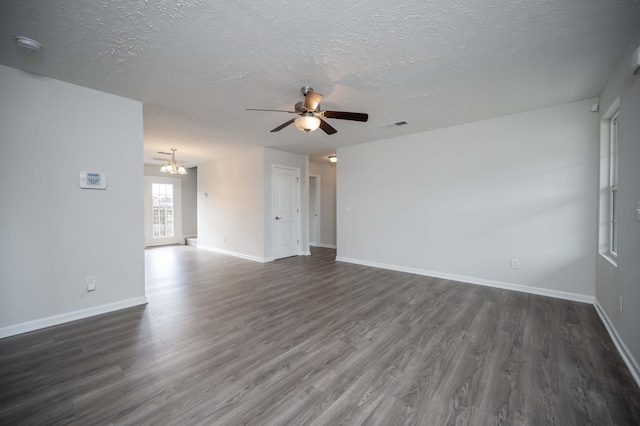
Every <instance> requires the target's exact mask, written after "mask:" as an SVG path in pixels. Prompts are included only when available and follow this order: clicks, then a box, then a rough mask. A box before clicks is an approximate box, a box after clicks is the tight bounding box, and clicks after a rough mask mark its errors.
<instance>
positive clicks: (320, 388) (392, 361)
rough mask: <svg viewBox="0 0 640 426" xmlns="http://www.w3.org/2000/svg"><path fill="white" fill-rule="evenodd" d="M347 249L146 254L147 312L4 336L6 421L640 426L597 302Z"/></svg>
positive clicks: (1, 368) (632, 387) (638, 404)
mask: <svg viewBox="0 0 640 426" xmlns="http://www.w3.org/2000/svg"><path fill="white" fill-rule="evenodd" d="M334 257H335V251H334V250H328V249H314V250H313V255H312V256H301V257H294V258H289V259H283V260H279V261H276V262H272V263H268V264H260V263H255V262H251V261H246V260H242V259H237V258H233V257H228V256H224V255H219V254H215V253H211V252H207V251H202V250H198V249H196V248H193V247H189V246H172V247H163V248H155V249H151V250H148V251H147V252H146V262H147V268H146V271H147V296H148V299H149V304H148V305H147V306H146V307H140V308H133V309H128V310H124V311H119V312H115V313H111V314H107V315H103V316H99V317H94V318H90V319H86V320H82V321H76V322H73V323H69V324H65V325H61V326H57V327H51V328H48V329H45V330H40V331H36V332H32V333H28V334H23V335H20V336H14V337H10V338H6V339H3V340H0V424H1V425H23V424H24V425H48V424H73V425H93V424H115V425H192V424H198V425H200V424H202V425H213V424H215V425H218V424H220V425H240V424H251V425H264V424H277V425H282V424H293V425H339V424H353V425H359V424H379V425H400V424H402V425H405V424H423V425H441V424H469V425H493V424H525V425H553V424H555V425H589V424H591V425H638V424H640V390H639V389H638V387H637V386H636V384H635V382H634V381H633V379H632V377H631V375H630V373H629V371H628V370H627V368H626V366H625V365H624V363H623V361H622V359H621V358H620V356H619V354H618V353H617V351H616V349H615V347H614V345H613V343H612V342H611V340H610V338H609V336H608V335H607V332H606V330H605V328H604V326H603V325H602V323H601V321H600V319H599V318H598V316H597V314H596V312H595V310H594V308H593V306H591V305H587V304H581V303H574V302H568V301H563V300H557V299H552V298H548V297H542V296H534V295H528V294H524V293H518V292H512V291H506V290H500V289H494V288H488V287H482V286H477V285H469V284H462V283H458V282H452V281H446V280H442V279H434V278H428V277H422V276H416V275H411V274H406V273H400V272H392V271H385V270H381V269H374V268H368V267H363V266H357V265H351V264H345V263H339V262H338V263H336V262H334V261H333V259H334Z"/></svg>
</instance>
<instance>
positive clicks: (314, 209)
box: [309, 175, 321, 247]
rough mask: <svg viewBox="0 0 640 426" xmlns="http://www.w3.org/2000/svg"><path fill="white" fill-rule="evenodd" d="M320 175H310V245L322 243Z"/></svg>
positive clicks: (315, 245) (316, 245)
mask: <svg viewBox="0 0 640 426" xmlns="http://www.w3.org/2000/svg"><path fill="white" fill-rule="evenodd" d="M320 200H321V198H320V176H319V175H309V245H311V246H314V247H318V246H319V245H320V240H321V238H320V235H321V233H320V232H321V230H320V224H321V220H320V212H321V208H320Z"/></svg>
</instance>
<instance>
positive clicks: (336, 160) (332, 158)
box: [329, 155, 338, 163]
mask: <svg viewBox="0 0 640 426" xmlns="http://www.w3.org/2000/svg"><path fill="white" fill-rule="evenodd" d="M329 161H331V162H332V163H337V162H338V157H336V156H335V155H330V156H329Z"/></svg>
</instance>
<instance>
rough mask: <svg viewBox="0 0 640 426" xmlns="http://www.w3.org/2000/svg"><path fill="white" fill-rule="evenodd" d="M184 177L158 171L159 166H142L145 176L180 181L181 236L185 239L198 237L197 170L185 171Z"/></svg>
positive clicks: (195, 168)
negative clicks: (170, 178)
mask: <svg viewBox="0 0 640 426" xmlns="http://www.w3.org/2000/svg"><path fill="white" fill-rule="evenodd" d="M187 172H188V173H187V174H186V175H179V174H176V175H170V174H168V173H163V172H161V171H160V166H158V165H155V164H145V165H144V175H145V176H159V177H169V176H170V177H172V178H177V179H180V188H181V191H182V234H183V235H184V236H185V237H190V236H196V235H198V201H197V180H198V168H197V167H192V168H190V169H187Z"/></svg>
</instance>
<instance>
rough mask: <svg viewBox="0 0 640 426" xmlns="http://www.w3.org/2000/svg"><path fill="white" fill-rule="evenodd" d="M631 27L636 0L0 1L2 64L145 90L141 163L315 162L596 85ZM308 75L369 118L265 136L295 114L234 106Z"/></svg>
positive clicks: (121, 90)
mask: <svg viewBox="0 0 640 426" xmlns="http://www.w3.org/2000/svg"><path fill="white" fill-rule="evenodd" d="M638 28H640V2H639V1H638V0H555V1H551V0H512V1H506V0H461V1H448V0H406V1H395V2H390V1H388V0H366V1H365V0H359V1H351V2H343V1H337V0H315V1H313V2H308V1H300V0H295V1H294V0H272V1H270V2H265V1H257V0H240V1H224V0H223V1H203V0H174V1H169V0H163V1H146V0H144V1H142V0H138V1H136V0H109V1H106V0H102V1H98V0H90V1H88V0H84V1H79V0H73V1H72V0H56V1H50V2H44V1H41V0H20V1H18V0H15V1H6V0H0V63H1V64H3V65H8V66H11V67H15V68H19V69H23V70H28V71H32V72H35V73H39V74H43V75H46V76H50V77H53V78H56V79H59V80H64V81H68V82H71V83H74V84H78V85H81V86H86V87H90V88H94V89H97V90H101V91H104V92H109V93H113V94H116V95H120V96H125V97H127V98H131V99H136V100H139V101H142V102H143V103H144V137H145V140H144V144H145V161H146V162H150V161H149V160H150V159H151V158H152V157H157V154H156V153H155V152H156V151H167V150H169V148H172V147H173V148H177V149H178V154H177V157H178V159H179V160H184V161H186V162H187V163H188V165H195V164H198V163H202V162H204V161H207V160H209V159H211V158H214V157H215V156H216V155H222V154H224V153H226V152H228V150H229V149H237V148H243V147H244V148H250V147H252V146H259V145H263V146H268V147H273V148H276V149H281V150H285V151H290V152H296V153H304V154H310V155H311V156H312V159H313V158H315V159H320V158H323V157H324V158H326V156H327V155H329V154H330V153H332V152H334V150H335V149H336V148H338V147H343V146H347V145H352V144H357V143H363V142H368V141H372V140H377V139H384V138H389V137H394V136H398V135H403V134H408V133H415V132H420V131H424V130H429V129H434V128H439V127H445V126H449V125H453V124H459V123H464V122H471V121H477V120H481V119H485V118H490V117H496V116H501V115H506V114H512V113H517V112H522V111H527V110H532V109H536V108H542V107H546V106H551V105H557V104H562V103H567V102H573V101H577V100H583V99H587V98H590V97H593V96H597V95H598V93H599V91H600V90H601V89H602V86H603V84H604V82H605V81H606V79H607V77H608V76H609V74H610V72H611V71H612V69H613V66H614V65H615V63H616V62H617V61H618V60H619V59H620V55H621V53H622V51H623V49H624V48H625V47H626V45H627V43H628V41H629V39H630V38H631V36H632V35H633V33H634V32H635V31H637V30H638ZM14 35H25V36H28V37H32V38H34V39H36V40H38V41H40V42H41V43H42V44H43V45H44V50H43V52H42V53H40V54H34V53H31V52H27V51H22V50H20V49H18V48H17V47H16V46H15V44H14V42H13V36H14ZM306 85H309V86H312V87H313V88H314V89H315V90H316V91H318V92H320V93H322V94H324V99H323V102H322V103H321V105H322V107H323V109H333V110H345V111H355V112H367V113H369V122H368V123H358V122H350V121H344V120H328V122H329V123H330V124H331V125H333V126H334V127H335V128H336V129H337V130H338V133H337V134H335V135H332V136H329V135H326V134H324V133H323V132H322V131H321V130H318V131H316V132H313V133H310V134H309V135H305V134H304V133H302V132H300V131H298V130H297V129H296V128H295V127H294V126H289V127H287V128H285V129H284V130H282V131H280V132H278V133H270V132H269V130H271V129H273V128H274V127H276V126H278V125H279V124H281V123H283V122H285V121H287V120H289V119H290V118H293V117H294V116H292V115H288V114H284V113H276V112H253V111H245V108H272V109H288V110H289V109H292V108H293V105H294V104H295V103H296V102H298V101H300V100H302V95H301V94H300V88H301V87H302V86H306ZM398 120H406V121H407V122H408V123H409V124H408V125H406V126H402V127H393V128H384V127H381V125H383V124H387V123H390V122H394V121H398Z"/></svg>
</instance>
